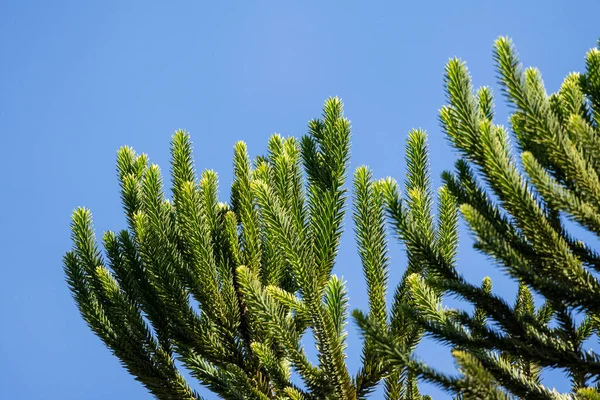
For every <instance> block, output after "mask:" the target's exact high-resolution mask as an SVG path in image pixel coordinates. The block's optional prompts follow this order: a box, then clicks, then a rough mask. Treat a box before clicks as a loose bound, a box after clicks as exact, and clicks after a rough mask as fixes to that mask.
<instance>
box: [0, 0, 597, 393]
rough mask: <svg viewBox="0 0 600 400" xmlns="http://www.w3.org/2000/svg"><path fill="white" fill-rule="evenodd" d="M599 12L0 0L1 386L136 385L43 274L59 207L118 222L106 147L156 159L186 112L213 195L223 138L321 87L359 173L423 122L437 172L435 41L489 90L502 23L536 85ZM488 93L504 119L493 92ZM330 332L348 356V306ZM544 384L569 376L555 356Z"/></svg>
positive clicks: (360, 294)
mask: <svg viewBox="0 0 600 400" xmlns="http://www.w3.org/2000/svg"><path fill="white" fill-rule="evenodd" d="M167 4H168V5H167ZM599 14H600V3H598V2H597V1H579V2H577V6H575V5H574V4H573V3H572V2H567V1H552V0H548V1H545V2H521V1H504V2H493V1H471V2H466V1H453V2H450V1H444V2H442V1H439V2H433V1H424V2H416V1H411V2H391V1H390V2H376V1H374V2H360V1H346V2H317V1H304V2H276V1H273V2H266V1H259V2H241V1H239V2H237V1H232V2H210V3H209V2H200V1H178V2H152V1H133V0H132V1H102V2H100V1H97V2H91V1H90V2H81V1H53V2H48V1H37V2H36V1H14V0H13V1H3V2H2V4H1V5H0V152H1V157H0V171H1V172H0V174H2V175H1V178H2V189H0V190H1V193H2V195H1V196H0V250H1V253H2V261H1V262H0V265H1V271H2V277H1V279H0V315H1V316H2V322H1V323H0V398H3V399H28V398H43V399H64V400H67V399H105V398H107V397H108V396H110V397H112V398H117V399H131V400H133V399H144V398H148V395H147V394H146V392H145V390H144V389H143V388H142V386H141V385H140V384H138V383H137V382H135V381H134V380H133V378H131V377H130V376H129V375H128V374H127V373H126V372H125V370H123V369H122V368H121V367H120V366H119V364H118V361H117V359H116V358H114V357H113V356H112V355H111V354H110V353H109V351H108V350H106V349H105V348H104V346H103V344H102V343H101V342H100V340H99V339H97V338H96V337H95V336H94V335H93V334H92V333H91V331H89V330H88V328H87V327H86V326H85V324H84V322H83V321H82V320H81V318H80V317H79V314H78V311H77V309H76V307H75V304H74V302H73V301H72V299H71V297H70V294H69V291H68V289H67V286H66V284H65V282H64V277H63V272H62V263H61V257H62V255H63V253H64V252H65V251H66V250H68V249H69V248H70V240H69V216H70V214H71V212H72V210H73V209H74V208H75V207H77V206H80V205H84V206H86V207H89V208H91V209H92V211H93V214H94V218H95V225H96V229H97V231H98V232H102V231H104V230H107V229H113V230H115V229H121V228H123V227H125V220H124V217H123V213H122V211H121V206H120V201H119V195H118V185H117V181H116V176H115V154H116V150H117V149H118V148H119V146H121V145H125V144H127V145H131V146H133V147H134V148H135V149H136V150H138V151H139V152H146V153H148V154H149V155H150V157H151V160H152V161H153V162H156V163H158V164H159V165H161V166H162V167H163V170H168V160H169V159H168V150H169V138H170V136H171V134H172V133H173V131H174V130H175V129H177V128H184V129H187V130H188V131H190V132H191V134H192V138H193V140H194V141H195V156H196V163H197V167H198V169H205V168H211V169H215V170H217V171H218V172H219V174H220V180H221V186H222V200H226V199H227V196H228V192H229V191H228V189H227V188H228V186H229V184H230V183H231V172H232V171H231V157H232V146H233V144H234V142H235V141H237V140H245V141H246V142H247V143H248V146H249V149H250V152H251V154H252V155H258V154H261V153H263V152H264V151H265V145H266V140H267V138H268V137H269V135H270V134H272V133H273V132H278V133H281V134H283V135H295V136H300V135H302V134H303V133H305V131H306V123H307V121H308V120H309V119H311V118H313V117H317V116H318V115H319V114H320V110H321V106H322V104H323V101H324V100H325V99H326V98H327V97H328V96H332V95H337V96H340V97H341V98H342V99H343V100H344V102H345V104H346V115H347V117H348V118H349V119H351V120H352V124H353V146H352V165H351V171H353V170H354V169H355V168H356V167H357V166H359V165H361V164H368V165H370V166H371V167H372V168H373V169H374V173H375V176H377V177H383V176H387V175H392V176H394V177H396V178H397V179H398V180H403V171H404V170H403V166H404V161H403V155H404V141H405V138H406V135H407V132H408V131H409V130H410V129H411V128H413V127H422V128H424V129H426V130H427V131H428V132H429V133H430V144H431V156H432V173H433V177H434V178H435V179H434V181H435V182H436V183H437V182H439V179H438V177H439V174H440V173H441V172H442V171H443V170H444V169H448V168H451V166H452V163H453V160H454V159H455V155H454V154H453V153H452V152H451V151H450V149H449V147H448V145H447V143H446V140H445V138H444V137H443V135H442V133H441V131H440V128H439V123H438V120H437V115H438V114H437V112H438V110H439V108H440V107H441V106H442V105H443V103H444V93H443V89H442V73H443V68H444V64H445V62H446V61H447V59H448V58H449V57H452V56H459V57H461V58H463V59H464V60H466V61H467V62H468V66H469V68H470V70H471V72H472V74H473V77H474V82H475V84H476V85H483V84H487V85H492V87H493V88H495V89H497V85H496V83H495V82H496V79H495V73H494V69H493V64H492V55H491V50H492V43H493V40H494V39H495V38H496V37H497V36H499V35H509V36H511V37H513V39H514V40H515V42H516V44H517V46H518V49H519V52H520V54H521V56H522V60H523V61H524V63H525V64H527V65H535V66H537V67H539V68H540V69H541V71H542V74H543V76H544V79H545V82H546V86H547V88H548V90H549V91H554V90H556V89H557V88H558V86H559V84H560V82H561V80H562V78H563V77H564V76H565V75H566V74H567V73H568V72H570V71H574V70H583V67H584V55H585V52H586V51H587V50H588V49H589V48H590V47H592V46H593V45H594V44H595V41H596V39H597V37H598V36H599V35H600V32H599V31H598V30H597V29H594V27H597V26H598V25H597V16H598V15H599ZM496 92H498V90H496ZM497 105H498V120H497V121H498V122H500V123H506V118H507V115H508V114H507V107H506V106H505V103H504V101H503V100H502V99H500V98H498V99H497ZM346 226H347V229H346V233H345V235H344V236H343V243H342V248H341V254H340V256H339V257H338V262H337V266H336V269H335V272H336V273H337V274H338V275H342V276H344V278H345V279H346V280H348V288H349V293H350V304H351V308H363V309H364V308H365V305H366V290H365V285H364V281H363V277H362V272H361V267H360V264H359V262H358V256H357V254H356V250H355V247H354V237H353V234H352V226H351V224H350V221H349V220H348V223H347V225H346ZM470 246H471V242H470V240H469V238H468V236H463V237H462V242H461V246H460V254H459V268H460V270H461V271H462V272H463V273H464V274H465V275H466V276H467V277H468V278H469V279H471V280H473V281H479V280H480V279H481V278H483V276H485V275H490V276H492V278H493V279H494V282H495V289H496V290H497V291H498V292H499V293H501V294H504V295H509V296H513V295H514V285H513V284H512V283H511V282H510V281H508V280H507V279H506V278H503V277H502V275H501V273H499V272H498V270H496V269H495V268H494V267H492V266H491V264H490V263H489V262H488V261H487V260H486V259H485V258H483V257H481V256H479V255H477V254H476V253H474V251H473V250H472V249H471V247H470ZM391 247H392V251H391V256H392V270H391V274H390V283H391V285H392V286H394V285H395V284H396V283H397V282H398V280H399V278H400V275H401V273H402V270H403V268H404V265H405V260H404V256H403V254H402V251H401V248H400V246H399V244H397V243H396V242H395V241H393V240H392V241H391ZM349 331H350V342H349V352H348V353H349V355H348V362H349V364H350V367H351V369H352V370H353V371H355V370H356V369H357V368H358V364H359V354H360V338H359V336H358V335H357V333H356V328H355V326H354V325H353V324H352V323H351V324H350V325H349ZM419 354H420V355H421V356H422V357H423V358H424V359H425V360H427V361H430V362H431V363H432V364H434V365H437V366H438V367H440V368H441V369H443V370H447V371H450V370H452V361H451V359H450V357H449V356H448V351H447V349H444V348H442V347H440V346H439V345H436V344H432V343H431V342H429V341H427V342H425V345H424V346H421V347H420V348H419ZM547 382H548V383H549V384H550V385H556V387H557V388H558V389H559V390H566V389H567V387H568V383H567V381H566V379H565V378H564V377H563V374H562V373H561V372H554V373H550V374H549V375H548V379H547ZM423 387H424V390H425V391H426V392H428V393H430V394H432V395H433V396H434V398H436V399H443V398H448V396H447V395H445V394H442V393H441V392H440V391H439V390H438V389H436V388H431V387H430V386H427V385H425V386H423ZM202 393H207V392H206V391H204V390H202ZM376 397H379V396H376ZM206 398H207V399H212V398H215V397H214V396H213V395H210V394H208V395H207V396H206Z"/></svg>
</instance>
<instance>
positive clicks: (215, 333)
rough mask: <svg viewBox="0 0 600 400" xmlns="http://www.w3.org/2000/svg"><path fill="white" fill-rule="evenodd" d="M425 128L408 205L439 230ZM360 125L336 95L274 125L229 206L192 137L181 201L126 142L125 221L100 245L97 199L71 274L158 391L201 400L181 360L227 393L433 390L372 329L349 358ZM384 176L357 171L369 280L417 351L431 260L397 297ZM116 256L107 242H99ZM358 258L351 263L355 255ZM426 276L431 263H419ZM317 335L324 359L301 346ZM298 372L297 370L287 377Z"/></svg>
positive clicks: (396, 332) (391, 323)
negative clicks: (349, 218) (351, 363)
mask: <svg viewBox="0 0 600 400" xmlns="http://www.w3.org/2000/svg"><path fill="white" fill-rule="evenodd" d="M424 139H425V137H424V134H423V133H422V132H419V131H417V132H414V133H413V134H412V135H411V139H410V144H409V147H411V149H413V150H414V151H411V157H409V160H408V161H409V177H410V178H409V180H408V183H407V186H408V187H407V191H408V193H410V196H409V197H410V198H409V202H410V204H414V208H415V210H417V209H418V210H417V211H415V215H414V219H415V220H417V221H419V223H420V224H423V225H426V226H427V227H428V229H432V228H431V226H430V225H431V221H430V220H429V214H428V211H429V208H430V206H431V198H430V197H431V196H430V194H429V193H428V183H427V178H426V176H427V172H426V165H425V163H424V160H426V154H425V150H426V149H425V141H424ZM349 151H350V124H349V121H348V120H346V119H345V118H344V117H343V115H342V104H341V102H340V101H339V100H338V99H337V98H332V99H329V100H328V101H327V102H326V104H325V107H324V113H323V117H322V119H317V120H313V121H311V122H310V123H309V134H308V135H307V136H305V137H303V138H302V139H301V140H297V139H295V138H286V139H284V138H282V137H281V136H278V135H274V136H272V137H271V139H270V140H269V143H268V154H267V155H265V156H261V157H258V158H256V159H255V160H254V161H253V162H251V160H250V159H249V156H248V153H247V150H246V146H245V144H244V143H242V142H240V143H237V144H236V146H235V151H234V162H233V164H234V182H233V184H232V187H231V201H230V202H229V204H225V203H221V202H219V200H218V189H217V175H216V174H215V172H213V171H204V172H203V173H202V174H201V176H200V177H197V176H196V172H195V169H194V166H193V161H192V144H191V141H190V137H189V135H188V134H187V133H185V132H183V131H179V132H176V133H175V135H174V136H173V139H172V147H171V156H172V163H171V178H172V182H171V183H172V200H168V199H166V198H165V193H164V189H163V182H162V178H161V173H160V170H159V168H158V166H156V165H153V164H150V163H149V161H148V158H147V157H146V156H145V155H143V154H141V155H137V154H136V153H135V152H134V151H133V149H131V148H129V147H124V148H122V149H120V150H119V152H118V157H117V170H118V176H119V180H120V183H121V199H122V202H123V206H124V209H125V213H126V218H127V222H128V229H126V230H122V231H120V232H116V233H114V232H106V233H105V234H104V235H103V237H102V241H103V247H104V252H101V250H100V248H99V246H98V245H97V243H96V239H95V237H94V231H93V227H92V219H91V214H90V212H89V210H87V209H83V208H80V209H78V210H76V211H75V212H74V214H73V218H72V221H73V222H72V232H73V233H72V237H73V242H74V247H73V250H72V251H70V252H68V253H67V254H66V256H65V257H64V264H65V271H66V275H67V280H68V283H69V286H70V288H71V290H72V293H73V296H74V298H75V300H76V302H77V304H78V306H79V309H80V311H81V314H82V316H83V318H84V319H85V320H86V322H87V323H88V325H89V326H90V328H91V329H92V330H93V331H94V333H95V334H96V335H98V336H99V337H100V338H101V339H102V341H103V342H104V343H105V344H106V346H107V347H109V348H110V349H111V350H112V352H113V353H114V354H115V355H116V356H117V357H118V358H119V359H120V361H121V362H122V364H123V366H124V367H125V368H126V369H127V370H128V371H129V372H130V373H131V374H132V375H133V376H135V378H136V379H137V380H138V381H140V382H141V383H142V384H143V385H144V386H146V388H148V390H149V391H150V392H151V393H152V394H153V395H154V396H156V397H157V398H160V399H199V398H200V396H199V395H198V394H197V393H196V392H195V391H194V390H193V389H192V388H190V385H189V384H188V382H186V380H185V379H184V376H183V375H182V373H181V371H180V370H178V366H183V368H185V369H187V371H189V373H190V375H192V376H193V377H195V378H197V379H198V380H199V381H200V383H201V384H202V385H204V386H206V387H208V388H209V389H210V390H212V391H213V392H215V393H217V394H218V395H220V396H221V397H222V398H226V399H276V398H278V399H279V398H280V399H348V400H354V399H362V398H366V397H367V396H368V395H369V394H370V393H371V392H372V391H373V389H374V388H375V386H376V384H377V383H378V382H380V381H381V380H382V379H383V380H385V388H386V398H387V399H394V400H397V399H403V400H420V399H426V398H428V396H423V395H421V394H420V393H419V390H418V387H417V381H416V375H415V374H414V373H413V371H412V370H408V369H406V368H397V369H394V371H391V370H389V369H388V363H387V362H386V361H385V360H384V359H382V358H381V357H380V356H378V355H377V354H375V352H374V347H373V343H372V341H371V339H366V340H365V342H364V344H363V349H362V352H363V357H362V367H361V368H360V370H359V371H358V372H357V373H356V375H351V374H350V371H348V368H347V365H346V362H345V358H346V356H345V351H346V323H347V314H348V313H347V307H348V300H347V293H346V289H345V284H344V282H343V281H342V280H341V279H339V278H338V277H336V276H335V275H333V274H332V269H333V267H334V262H335V258H336V254H337V250H338V244H339V241H340V235H341V233H342V221H343V218H344V212H345V202H346V197H347V190H346V189H345V187H344V184H345V179H346V169H347V163H348V158H349ZM383 189H384V185H382V184H379V183H375V182H373V180H372V177H371V172H370V171H369V170H368V169H367V168H365V167H361V168H359V169H358V170H357V171H356V175H355V180H354V197H355V206H354V213H353V217H354V221H355V226H356V239H357V244H358V250H359V253H360V258H361V261H362V266H363V270H364V274H365V277H366V281H367V286H368V299H369V315H368V318H369V321H371V322H372V324H373V325H374V326H376V327H378V328H379V329H382V330H385V331H386V332H389V333H390V335H392V336H393V337H394V338H395V340H398V341H399V342H401V343H402V344H403V346H404V347H405V348H408V349H414V347H415V346H416V345H417V343H418V342H419V340H420V338H421V335H422V332H421V331H422V330H421V328H420V327H419V326H417V325H416V324H415V323H413V322H412V320H411V319H410V315H409V314H407V313H406V311H405V308H404V307H402V303H403V302H405V301H407V290H406V288H407V286H406V285H407V279H406V277H409V276H412V274H417V275H419V274H422V272H423V264H422V263H421V262H420V260H413V259H412V255H411V254H409V255H408V257H409V272H410V274H407V275H406V277H405V279H403V281H402V282H401V283H400V285H399V286H398V288H397V290H396V295H395V300H394V304H393V305H392V307H391V310H392V311H391V315H388V311H387V308H388V307H387V305H386V287H387V269H388V256H387V241H386V238H385V204H384V200H385V197H384V195H385V192H384V190H383ZM449 200H451V198H450V197H449V195H448V193H447V192H446V191H444V192H443V193H442V195H441V202H440V203H441V204H442V208H443V212H442V213H441V216H440V219H441V222H440V232H439V233H437V232H436V233H432V234H433V235H434V236H435V239H434V238H432V240H436V243H437V242H438V239H437V238H438V237H439V238H440V240H439V247H440V248H443V249H444V251H446V252H447V253H448V257H449V258H451V257H452V254H453V253H454V251H455V250H454V246H455V243H454V240H455V239H451V240H448V237H449V236H450V237H453V238H455V236H456V218H455V214H452V212H451V209H452V207H450V204H451V203H450V202H449ZM102 253H104V254H102ZM353 268H354V267H353ZM419 276H420V275H419ZM306 334H312V335H313V337H314V341H315V343H316V354H317V362H316V363H313V362H311V361H310V360H309V357H308V356H307V354H306V352H305V349H304V348H303V346H302V344H301V338H302V337H303V335H306ZM292 371H295V372H297V373H298V375H299V377H300V379H295V380H293V379H292V378H291V375H292Z"/></svg>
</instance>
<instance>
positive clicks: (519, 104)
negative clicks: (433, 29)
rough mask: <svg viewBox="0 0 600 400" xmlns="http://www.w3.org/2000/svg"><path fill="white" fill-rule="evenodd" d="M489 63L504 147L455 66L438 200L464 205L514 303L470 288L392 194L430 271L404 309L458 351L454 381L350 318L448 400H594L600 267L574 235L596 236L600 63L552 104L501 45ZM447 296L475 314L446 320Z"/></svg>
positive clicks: (483, 102) (487, 289)
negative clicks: (562, 378) (454, 157)
mask: <svg viewBox="0 0 600 400" xmlns="http://www.w3.org/2000/svg"><path fill="white" fill-rule="evenodd" d="M494 59H495V61H496V66H497V69H498V74H499V77H500V84H501V85H502V89H503V92H504V94H505V95H506V97H507V98H508V101H509V102H510V104H511V106H512V107H513V113H512V115H511V118H510V125H511V128H512V133H513V135H512V137H511V135H510V134H509V132H508V131H507V129H505V128H504V127H503V126H501V125H496V124H494V123H493V120H494V105H493V96H492V92H491V91H490V89H489V88H487V87H483V88H480V89H479V90H477V91H474V89H473V86H472V83H471V78H470V76H469V73H468V71H467V68H466V65H465V64H464V63H463V62H461V61H460V60H458V59H453V60H451V61H450V62H449V63H448V64H447V67H446V75H445V86H446V93H447V98H448V101H449V104H448V105H447V106H444V107H443V108H442V110H441V112H440V119H441V122H442V126H443V129H444V130H445V132H446V135H447V137H448V138H449V140H450V142H451V143H452V145H453V147H454V148H455V149H457V150H458V152H459V154H460V155H461V158H460V159H459V161H458V162H457V163H456V166H455V167H456V169H455V172H454V173H450V172H446V173H444V174H443V181H444V186H443V187H442V189H441V190H442V191H443V192H447V193H449V195H450V196H452V197H453V198H455V199H456V201H457V203H458V204H459V207H460V211H461V214H462V216H463V218H464V220H465V221H466V223H467V225H468V227H469V228H470V230H471V232H472V233H473V235H474V237H475V248H476V249H477V250H479V251H481V252H482V253H483V254H485V255H487V256H489V258H490V259H491V260H493V261H494V263H495V264H496V265H498V266H499V267H500V268H501V269H502V270H503V271H504V272H505V273H506V274H508V275H509V276H510V277H511V278H512V279H513V280H514V281H515V282H516V283H517V284H518V288H519V289H518V295H517V300H516V302H515V303H514V304H510V303H509V302H508V301H506V300H505V299H503V298H501V297H499V296H497V295H495V294H494V293H493V291H492V288H491V282H490V281H489V279H485V280H484V282H483V284H482V285H481V286H479V285H474V284H472V283H470V282H467V281H466V280H465V279H464V278H463V277H462V276H461V275H460V273H459V272H458V271H457V268H456V265H455V262H454V261H453V260H452V259H450V258H449V256H448V254H447V251H445V250H444V248H443V247H440V246H439V244H438V243H439V241H440V239H436V240H434V239H433V237H434V235H433V232H434V231H433V230H431V229H430V228H428V227H426V229H425V230H423V227H422V226H421V225H420V224H414V223H413V220H412V217H411V215H412V214H414V213H415V211H417V212H418V210H420V208H419V207H417V208H415V204H414V203H411V202H407V203H401V202H399V201H398V199H397V195H396V194H393V195H391V196H388V197H387V202H386V204H387V206H386V207H387V209H388V213H389V215H390V219H391V220H392V221H393V222H394V224H395V225H396V226H397V229H398V232H399V235H400V237H401V239H402V240H403V241H404V243H405V245H406V247H407V249H409V251H410V252H412V253H413V254H416V255H417V256H418V257H419V258H420V259H422V260H423V263H424V264H426V265H427V268H426V270H427V274H424V275H422V276H419V275H411V276H409V277H408V284H407V290H408V293H409V294H408V297H409V298H410V300H409V301H408V302H407V303H406V304H407V305H406V307H407V308H409V309H410V306H409V305H408V304H412V310H413V316H414V317H415V319H416V320H418V321H419V323H420V326H421V327H422V328H423V329H425V330H426V331H427V332H428V334H429V335H431V336H432V337H433V338H435V339H437V340H439V341H441V342H442V343H445V344H448V345H449V346H451V347H452V348H453V354H454V356H455V359H456V363H457V365H458V368H459V371H460V373H461V374H460V375H458V376H447V375H444V374H441V373H439V372H437V371H436V370H435V369H433V368H430V367H428V366H426V365H424V364H423V363H422V362H420V361H418V360H415V359H414V358H411V357H410V356H409V355H408V354H409V349H407V347H406V345H405V344H404V343H402V342H401V341H397V340H395V338H394V337H392V336H391V335H388V334H386V332H385V331H383V330H381V329H379V328H378V327H377V326H376V325H375V324H374V323H373V322H372V321H370V320H369V319H368V318H365V316H364V315H363V314H361V313H360V312H356V313H355V316H356V317H357V320H358V322H359V324H360V325H361V327H362V328H363V329H364V331H365V334H366V337H367V338H370V340H373V341H377V343H376V344H375V346H374V347H375V353H376V354H380V355H384V356H385V358H386V360H387V362H388V363H389V365H390V366H395V367H396V368H402V369H408V370H410V371H412V372H413V374H416V375H418V376H420V377H421V378H423V379H426V380H429V381H432V382H435V383H437V384H439V385H441V386H443V387H445V388H447V389H448V390H450V391H452V392H454V393H455V394H456V395H457V398H460V399H512V398H522V399H570V398H574V396H576V397H577V398H581V399H600V390H599V389H600V382H599V378H600V355H599V354H598V353H596V352H594V351H592V350H591V349H589V348H587V346H586V341H588V340H589V339H590V338H591V337H592V336H597V335H598V331H599V328H600V324H599V322H600V304H599V301H600V296H599V294H600V282H599V280H598V278H597V276H598V275H597V274H598V272H599V271H600V254H598V252H597V250H595V249H594V248H593V247H592V246H591V245H590V244H586V243H584V242H583V241H581V240H577V239H576V238H575V234H574V233H572V232H570V230H571V231H572V230H573V229H572V227H573V226H575V225H578V226H579V227H580V228H583V229H585V230H586V231H587V232H588V233H589V234H590V236H591V235H592V234H595V235H598V234H599V233H600V180H599V174H600V153H599V149H600V49H598V48H594V49H592V50H590V51H589V52H588V54H587V58H586V64H587V69H586V72H585V73H582V74H580V73H571V74H569V75H568V76H567V77H566V79H565V80H564V82H563V84H562V86H561V87H560V90H558V92H557V93H554V94H552V95H547V93H546V90H545V88H544V85H543V82H542V79H541V75H540V72H539V71H538V70H537V69H535V68H527V69H523V68H522V67H521V64H520V62H519V59H518V57H517V54H516V50H515V48H514V46H513V44H512V42H511V41H510V40H509V39H506V38H499V39H498V40H497V41H496V43H495V48H494ZM513 140H514V142H515V143H516V146H514V149H513V144H512V142H513ZM516 155H518V156H519V157H520V160H519V158H518V157H516ZM409 157H410V156H409ZM519 161H520V162H519ZM390 186H392V185H391V184H390ZM388 192H389V193H391V191H390V190H388ZM450 240H455V238H454V237H452V238H451V239H450ZM442 241H443V239H442ZM443 295H453V296H455V297H458V298H460V299H462V300H464V301H466V302H468V303H471V304H472V305H474V306H475V312H474V313H471V314H470V313H468V312H466V311H464V310H459V309H448V308H444V307H442V305H441V300H442V296H443ZM534 295H535V296H536V297H539V298H540V299H541V300H542V305H541V306H540V307H537V308H536V306H535V302H534ZM546 368H558V369H561V370H562V371H564V372H565V374H566V375H567V376H568V377H569V378H570V381H571V386H572V393H571V394H560V393H558V392H556V391H555V390H553V389H552V388H548V387H546V386H545V385H543V384H542V382H541V378H540V376H541V375H540V374H541V372H542V371H543V369H546Z"/></svg>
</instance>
